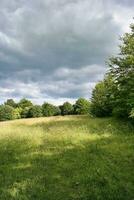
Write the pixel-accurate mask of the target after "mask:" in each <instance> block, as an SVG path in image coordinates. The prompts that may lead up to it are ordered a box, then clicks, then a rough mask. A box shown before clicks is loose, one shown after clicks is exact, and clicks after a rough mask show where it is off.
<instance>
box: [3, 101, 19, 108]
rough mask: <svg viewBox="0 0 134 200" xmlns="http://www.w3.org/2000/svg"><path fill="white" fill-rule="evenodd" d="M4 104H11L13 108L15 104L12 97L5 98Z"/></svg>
mask: <svg viewBox="0 0 134 200" xmlns="http://www.w3.org/2000/svg"><path fill="white" fill-rule="evenodd" d="M4 104H5V105H8V106H11V107H13V108H16V106H17V104H16V103H15V101H14V100H13V99H7V101H6V102H5V103H4Z"/></svg>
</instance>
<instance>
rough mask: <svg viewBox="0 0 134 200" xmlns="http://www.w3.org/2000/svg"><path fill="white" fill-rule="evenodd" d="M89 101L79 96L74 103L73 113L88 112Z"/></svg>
mask: <svg viewBox="0 0 134 200" xmlns="http://www.w3.org/2000/svg"><path fill="white" fill-rule="evenodd" d="M90 105H91V103H90V102H89V101H88V100H87V99H84V98H79V99H78V100H77V101H76V103H75V105H74V113H75V114H78V115H84V114H89V111H90Z"/></svg>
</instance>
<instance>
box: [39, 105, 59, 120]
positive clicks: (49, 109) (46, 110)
mask: <svg viewBox="0 0 134 200" xmlns="http://www.w3.org/2000/svg"><path fill="white" fill-rule="evenodd" d="M42 113H43V116H45V117H48V116H54V115H56V107H55V106H54V105H52V104H49V103H44V104H43V105H42Z"/></svg>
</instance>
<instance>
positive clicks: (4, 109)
mask: <svg viewBox="0 0 134 200" xmlns="http://www.w3.org/2000/svg"><path fill="white" fill-rule="evenodd" d="M13 111H14V108H13V107H11V106H8V105H1V106H0V121H6V120H12V119H13Z"/></svg>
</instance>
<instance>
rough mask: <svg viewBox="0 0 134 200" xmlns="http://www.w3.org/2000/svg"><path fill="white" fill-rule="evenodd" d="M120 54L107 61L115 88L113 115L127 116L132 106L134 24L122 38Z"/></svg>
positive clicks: (133, 93) (133, 102)
mask: <svg viewBox="0 0 134 200" xmlns="http://www.w3.org/2000/svg"><path fill="white" fill-rule="evenodd" d="M121 41H122V45H121V46H120V54H119V56H117V57H114V58H111V59H110V62H109V66H110V74H111V75H112V76H113V79H114V85H115V88H116V89H115V90H114V91H113V95H114V110H113V113H114V115H116V116H118V117H128V116H129V114H130V112H131V110H132V108H133V107H134V24H132V25H131V32H130V33H126V34H125V35H124V36H123V37H122V38H121Z"/></svg>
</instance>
